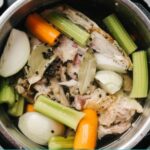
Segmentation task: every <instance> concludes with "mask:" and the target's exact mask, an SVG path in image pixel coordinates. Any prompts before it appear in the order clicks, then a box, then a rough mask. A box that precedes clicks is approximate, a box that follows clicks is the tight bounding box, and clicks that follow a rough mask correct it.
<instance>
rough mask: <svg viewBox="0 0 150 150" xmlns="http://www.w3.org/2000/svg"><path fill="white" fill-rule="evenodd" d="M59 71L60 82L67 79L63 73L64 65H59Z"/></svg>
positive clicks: (64, 71) (64, 70) (65, 69)
mask: <svg viewBox="0 0 150 150" xmlns="http://www.w3.org/2000/svg"><path fill="white" fill-rule="evenodd" d="M59 71H60V79H61V81H62V82H65V81H67V77H66V74H65V73H66V71H67V68H66V67H64V66H60V69H59Z"/></svg>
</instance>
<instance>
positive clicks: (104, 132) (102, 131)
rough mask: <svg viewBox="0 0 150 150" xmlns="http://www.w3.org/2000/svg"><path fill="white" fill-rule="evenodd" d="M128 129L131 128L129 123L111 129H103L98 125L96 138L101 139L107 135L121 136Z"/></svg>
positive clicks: (103, 127)
mask: <svg viewBox="0 0 150 150" xmlns="http://www.w3.org/2000/svg"><path fill="white" fill-rule="evenodd" d="M130 127H131V123H130V122H125V123H120V124H116V125H113V126H111V127H105V126H101V125H100V126H99V127H98V138H99V139H101V138H102V137H104V136H105V135H109V134H122V133H124V132H125V131H126V130H128V129H129V128H130Z"/></svg>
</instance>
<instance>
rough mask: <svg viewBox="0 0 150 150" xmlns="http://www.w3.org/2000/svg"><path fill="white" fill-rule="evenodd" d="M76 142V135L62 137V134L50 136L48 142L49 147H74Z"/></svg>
mask: <svg viewBox="0 0 150 150" xmlns="http://www.w3.org/2000/svg"><path fill="white" fill-rule="evenodd" d="M73 143H74V137H73V136H69V137H66V138H65V137H61V136H54V137H52V138H50V140H49V143H48V148H49V149H72V148H73Z"/></svg>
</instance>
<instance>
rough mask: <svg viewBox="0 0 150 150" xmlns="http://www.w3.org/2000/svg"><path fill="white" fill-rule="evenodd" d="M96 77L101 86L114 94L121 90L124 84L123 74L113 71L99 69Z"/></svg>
mask: <svg viewBox="0 0 150 150" xmlns="http://www.w3.org/2000/svg"><path fill="white" fill-rule="evenodd" d="M95 79H96V80H97V81H98V83H99V84H100V86H101V87H102V88H103V89H104V90H105V91H106V92H108V93H110V94H114V93H116V92H117V91H119V90H120V89H121V87H122V84H123V79H122V77H121V75H119V74H117V73H115V72H113V71H98V72H97V74H96V76H95Z"/></svg>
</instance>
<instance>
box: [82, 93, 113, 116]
mask: <svg viewBox="0 0 150 150" xmlns="http://www.w3.org/2000/svg"><path fill="white" fill-rule="evenodd" d="M115 100H116V97H115V96H112V95H110V96H105V97H101V98H99V99H98V100H95V99H92V98H90V99H88V100H87V101H86V102H85V104H84V109H86V108H92V109H94V110H95V111H97V112H98V113H99V114H100V113H103V112H104V111H107V109H108V108H109V107H110V106H111V105H112V103H113V102H114V101H115Z"/></svg>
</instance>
